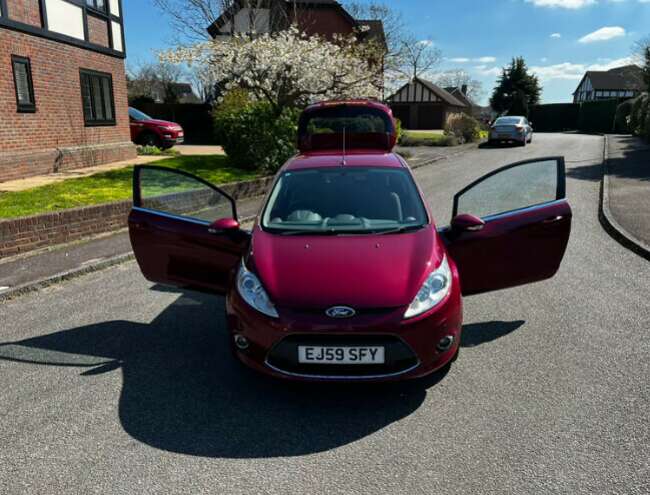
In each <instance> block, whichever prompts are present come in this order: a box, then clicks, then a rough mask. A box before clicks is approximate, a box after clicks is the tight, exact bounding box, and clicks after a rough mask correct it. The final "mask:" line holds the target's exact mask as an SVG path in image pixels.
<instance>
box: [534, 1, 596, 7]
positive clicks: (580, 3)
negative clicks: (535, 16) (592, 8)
mask: <svg viewBox="0 0 650 495" xmlns="http://www.w3.org/2000/svg"><path fill="white" fill-rule="evenodd" d="M526 2H528V3H532V4H533V5H535V6H536V7H551V8H561V9H581V8H583V7H587V6H589V5H593V4H595V3H596V0H526Z"/></svg>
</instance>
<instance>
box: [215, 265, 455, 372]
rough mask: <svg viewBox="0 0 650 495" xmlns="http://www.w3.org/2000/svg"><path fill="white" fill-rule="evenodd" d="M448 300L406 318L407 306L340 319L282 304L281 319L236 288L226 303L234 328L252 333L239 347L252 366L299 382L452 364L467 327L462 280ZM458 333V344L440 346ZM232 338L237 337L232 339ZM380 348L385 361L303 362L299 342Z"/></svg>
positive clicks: (237, 351)
mask: <svg viewBox="0 0 650 495" xmlns="http://www.w3.org/2000/svg"><path fill="white" fill-rule="evenodd" d="M455 282H456V284H455V285H454V286H452V291H451V292H450V294H449V295H448V296H447V298H446V299H445V300H444V301H443V302H442V303H441V304H440V305H438V306H437V307H436V308H434V309H433V310H432V311H431V312H428V313H425V314H423V315H421V316H419V317H416V318H412V319H410V320H403V319H402V315H403V314H404V311H405V309H406V308H394V309H390V310H378V311H360V312H359V314H357V315H356V316H355V317H353V318H350V319H348V320H335V321H333V320H332V319H331V318H328V317H327V316H325V314H324V312H323V311H299V312H298V311H291V310H288V309H283V308H278V311H279V313H280V318H278V319H272V318H268V317H266V316H264V315H262V314H260V313H258V312H256V311H255V310H253V309H252V308H250V307H249V306H248V305H247V304H246V303H245V302H244V301H243V300H242V299H241V297H240V296H239V294H238V293H237V291H236V290H231V291H230V293H229V295H228V297H227V301H226V314H227V320H228V327H229V330H230V332H231V334H232V336H233V337H234V335H236V334H239V335H243V336H244V337H246V339H247V340H248V342H249V347H248V348H247V349H245V350H240V349H237V348H236V347H235V346H233V350H234V353H235V355H236V356H237V357H238V358H239V359H240V360H241V361H242V362H243V363H244V364H245V365H247V366H249V367H251V368H253V369H255V370H257V371H260V372H262V373H264V374H267V375H272V376H275V377H279V378H285V379H290V380H298V381H395V380H404V379H412V378H419V377H422V376H425V375H428V374H430V373H432V372H434V371H436V370H437V369H439V368H442V367H443V366H444V365H446V364H447V363H448V362H449V361H450V360H451V359H452V358H453V357H454V355H455V354H456V351H457V350H458V346H459V344H460V337H461V327H462V302H461V297H460V291H459V290H458V283H457V282H458V279H457V278H456V280H455ZM445 336H452V337H453V339H454V342H453V345H452V346H451V347H450V348H449V349H447V350H445V351H439V350H438V349H437V348H436V345H437V344H438V343H439V342H440V340H441V339H443V337H445ZM231 341H232V339H231ZM300 344H302V345H333V346H357V345H365V346H374V345H381V346H384V347H385V349H386V363H385V364H384V365H334V364H320V365H315V364H299V363H298V362H297V346H298V345H300Z"/></svg>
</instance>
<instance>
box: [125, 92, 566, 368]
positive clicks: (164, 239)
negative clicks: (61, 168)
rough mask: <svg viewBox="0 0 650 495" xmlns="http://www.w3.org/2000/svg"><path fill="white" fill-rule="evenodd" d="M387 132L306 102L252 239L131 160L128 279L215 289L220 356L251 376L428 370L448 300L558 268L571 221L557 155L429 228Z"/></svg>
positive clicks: (222, 207)
mask: <svg viewBox="0 0 650 495" xmlns="http://www.w3.org/2000/svg"><path fill="white" fill-rule="evenodd" d="M395 139H396V135H395V126H394V121H393V118H392V114H391V111H390V109H389V108H388V107H386V106H384V105H381V104H379V103H374V102H369V101H347V102H327V103H321V104H317V105H313V106H310V107H308V108H307V109H306V110H305V112H304V113H303V115H302V117H301V120H300V125H299V140H300V141H299V148H300V152H301V153H300V154H299V155H298V156H296V157H294V158H292V159H291V160H289V161H288V163H286V164H285V165H284V167H283V168H282V169H281V170H280V171H279V172H278V174H277V176H276V178H275V182H274V183H273V185H272V187H271V188H270V193H269V194H268V196H267V198H266V200H265V202H264V206H263V207H262V209H261V212H260V214H259V216H258V217H257V220H256V222H255V225H254V227H253V230H252V232H248V231H245V230H243V229H241V228H240V225H239V222H238V220H237V210H236V205H235V201H234V200H233V199H232V198H231V197H230V196H228V194H226V193H225V192H224V191H222V190H220V189H219V188H218V187H215V186H213V185H212V184H210V183H208V182H206V181H204V180H203V179H201V178H199V177H194V176H192V175H190V174H187V173H184V172H180V171H178V170H171V169H166V168H161V167H155V166H140V167H137V168H136V169H135V176H134V182H135V187H134V207H133V210H132V211H131V214H130V217H129V229H130V236H131V242H132V245H133V248H134V251H135V255H136V258H137V260H138V263H139V265H140V268H141V270H142V272H143V274H144V275H145V277H146V278H148V279H149V280H151V281H154V282H159V283H163V284H171V285H174V286H177V287H188V288H193V289H198V290H203V291H210V292H213V293H217V294H225V295H226V313H227V323H228V328H229V330H230V333H231V337H232V345H233V350H234V352H235V354H236V356H237V357H238V358H239V359H240V360H241V361H243V362H244V363H245V364H247V365H248V366H250V367H252V368H254V369H256V370H259V371H261V372H263V373H267V374H270V375H273V376H276V377H283V378H291V379H297V380H381V381H383V380H397V379H405V378H415V377H421V376H423V375H427V374H429V373H431V372H433V371H434V370H437V369H438V368H441V367H442V366H444V365H445V364H447V363H448V362H450V361H451V360H452V359H453V358H454V357H455V356H456V354H457V353H458V348H459V344H460V339H461V330H462V320H463V318H462V300H461V296H467V295H471V294H478V293H481V292H487V291H493V290H498V289H504V288H507V287H514V286H517V285H522V284H528V283H531V282H535V281H538V280H544V279H547V278H550V277H552V276H553V275H554V274H555V273H556V271H557V270H558V268H559V266H560V262H561V260H562V258H563V256H564V251H565V248H566V246H567V242H568V239H569V234H570V230H571V216H572V214H571V208H570V207H569V204H568V203H567V200H566V199H565V175H564V160H563V158H561V157H552V158H539V159H535V160H528V161H525V162H520V163H515V164H512V165H508V166H506V167H503V168H501V169H499V170H495V171H493V172H491V173H490V174H488V175H486V176H484V177H482V178H480V179H479V180H477V181H476V182H474V183H472V184H470V185H469V186H467V187H466V188H465V189H463V190H462V191H460V192H459V193H458V194H456V196H455V197H454V206H453V219H452V221H451V224H450V226H449V227H445V228H442V229H436V226H435V224H434V222H433V219H432V218H431V214H430V213H429V211H428V209H427V206H426V203H425V200H424V198H423V197H422V193H421V192H420V191H419V189H418V187H417V186H416V184H415V181H414V178H413V175H412V174H411V171H410V169H409V167H408V165H407V164H406V162H405V161H404V160H403V159H402V158H401V157H400V156H399V155H397V154H395V153H392V151H391V150H392V148H393V146H394V144H395ZM215 219H217V220H216V221H215ZM208 324H211V323H210V322H206V325H208Z"/></svg>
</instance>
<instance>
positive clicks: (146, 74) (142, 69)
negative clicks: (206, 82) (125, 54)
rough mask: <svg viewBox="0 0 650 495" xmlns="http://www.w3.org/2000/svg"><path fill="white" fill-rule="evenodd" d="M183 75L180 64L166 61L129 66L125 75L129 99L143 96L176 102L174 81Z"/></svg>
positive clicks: (165, 101)
mask: <svg viewBox="0 0 650 495" xmlns="http://www.w3.org/2000/svg"><path fill="white" fill-rule="evenodd" d="M183 75H184V71H183V68H182V67H181V66H180V65H176V64H171V63H168V62H160V63H157V64H140V65H138V66H136V67H132V66H131V67H129V68H128V76H127V77H128V79H127V89H128V94H129V99H133V98H137V97H143V96H144V97H148V98H152V99H154V100H158V99H160V100H162V101H163V102H164V103H176V102H177V101H178V96H179V95H178V93H177V91H176V86H175V83H178V82H180V80H181V79H182V77H183Z"/></svg>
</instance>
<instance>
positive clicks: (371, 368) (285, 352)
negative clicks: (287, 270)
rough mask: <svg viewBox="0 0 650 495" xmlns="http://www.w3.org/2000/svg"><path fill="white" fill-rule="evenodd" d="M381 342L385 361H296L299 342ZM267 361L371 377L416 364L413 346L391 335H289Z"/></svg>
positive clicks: (314, 372)
mask: <svg viewBox="0 0 650 495" xmlns="http://www.w3.org/2000/svg"><path fill="white" fill-rule="evenodd" d="M299 345H315V346H339V347H346V346H349V347H353V346H383V347H384V348H385V361H386V362H385V363H384V364H355V365H340V364H302V363H299V362H298V346H299ZM266 361H267V363H268V364H269V365H270V366H272V367H273V368H276V369H278V370H280V371H283V372H286V373H292V374H297V375H304V376H327V377H337V376H352V377H361V378H362V377H370V376H383V375H393V374H398V373H401V372H404V371H406V370H409V369H411V368H413V367H415V366H416V365H417V364H418V358H417V356H416V355H415V353H414V352H413V350H412V349H411V348H410V347H409V346H408V345H406V344H405V343H404V342H403V341H402V340H401V339H399V338H397V337H393V336H390V335H386V336H384V335H292V336H290V337H287V338H285V339H283V340H282V341H280V342H279V343H278V344H276V345H275V347H273V349H271V351H270V352H269V354H268V356H267V359H266Z"/></svg>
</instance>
